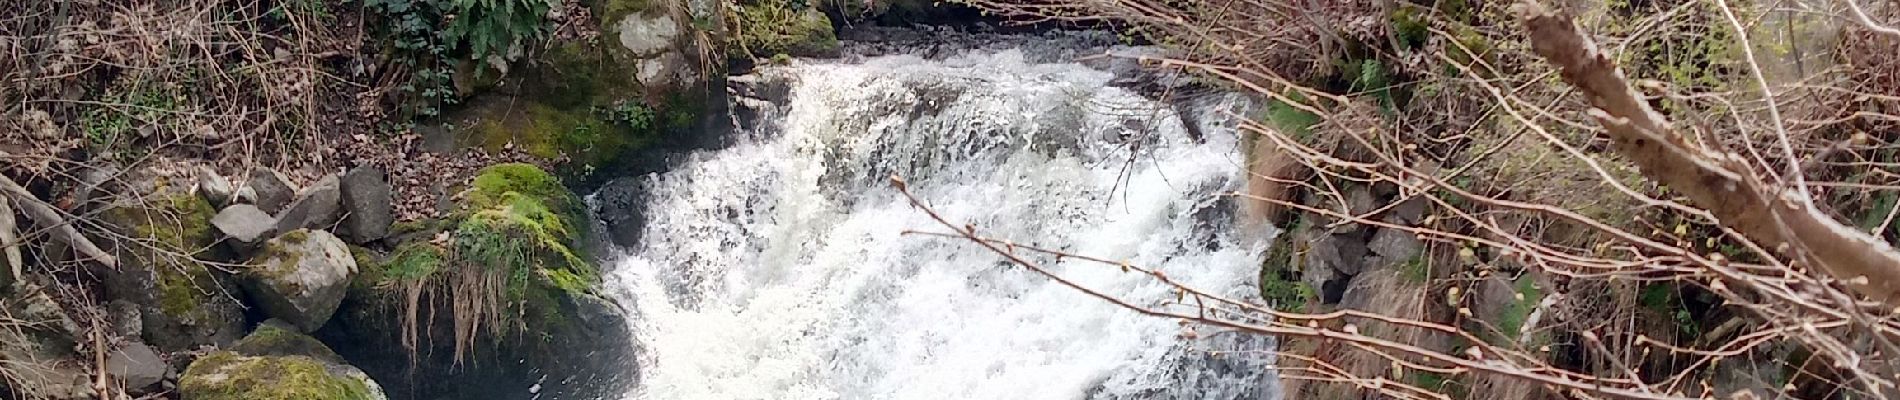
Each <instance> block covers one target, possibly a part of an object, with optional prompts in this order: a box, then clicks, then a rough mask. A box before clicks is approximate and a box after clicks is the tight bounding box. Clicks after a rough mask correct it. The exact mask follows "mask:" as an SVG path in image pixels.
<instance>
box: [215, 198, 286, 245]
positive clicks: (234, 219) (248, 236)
mask: <svg viewBox="0 0 1900 400" xmlns="http://www.w3.org/2000/svg"><path fill="white" fill-rule="evenodd" d="M211 226H213V227H216V228H218V232H219V233H223V234H224V236H225V237H228V238H231V241H232V242H233V243H232V244H233V245H236V246H237V247H238V248H239V249H241V250H247V251H248V250H250V249H254V248H256V245H257V244H258V243H260V242H263V241H264V240H265V239H268V238H270V237H271V234H274V233H276V232H277V218H273V217H271V216H270V214H266V213H264V210H259V209H257V206H254V205H250V204H238V205H233V206H230V207H225V208H224V211H219V212H218V215H216V216H213V217H211Z"/></svg>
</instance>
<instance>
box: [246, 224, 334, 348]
mask: <svg viewBox="0 0 1900 400" xmlns="http://www.w3.org/2000/svg"><path fill="white" fill-rule="evenodd" d="M251 264H252V265H253V267H252V268H251V269H249V270H246V271H244V272H243V274H242V277H243V284H244V289H245V291H246V292H248V293H250V294H251V298H252V299H254V300H256V301H257V303H258V305H259V306H261V307H262V308H263V309H264V312H265V313H266V314H269V315H270V316H272V317H275V318H281V319H283V320H284V321H285V322H289V323H290V324H291V325H295V326H296V327H297V328H298V329H301V330H302V331H304V332H310V331H315V330H317V328H320V327H323V324H324V323H325V322H328V321H329V320H330V316H331V314H334V313H335V312H336V308H337V305H338V304H341V303H342V302H343V295H344V292H345V290H346V289H347V288H348V286H349V282H350V275H352V274H354V273H356V258H355V257H353V256H352V255H351V254H350V249H349V245H347V244H344V243H343V240H342V239H337V237H336V236H335V235H331V234H330V233H329V232H324V231H319V230H309V229H299V230H294V231H290V232H286V233H284V234H282V235H279V236H277V238H274V239H271V240H270V242H267V243H265V244H264V249H263V250H262V251H261V252H260V253H259V254H258V255H257V257H256V258H255V259H253V260H252V262H251Z"/></svg>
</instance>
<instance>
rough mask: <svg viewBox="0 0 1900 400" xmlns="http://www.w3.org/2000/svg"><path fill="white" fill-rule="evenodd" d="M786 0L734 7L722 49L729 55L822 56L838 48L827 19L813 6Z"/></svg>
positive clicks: (759, 1) (756, 1)
mask: <svg viewBox="0 0 1900 400" xmlns="http://www.w3.org/2000/svg"><path fill="white" fill-rule="evenodd" d="M803 4H804V3H802V2H793V1H790V0H755V1H747V2H741V3H740V4H739V6H738V7H735V9H734V10H733V11H734V14H735V15H736V16H737V17H738V20H737V23H736V24H734V27H733V32H732V45H731V46H730V47H728V48H727V49H726V51H727V55H728V56H729V57H732V58H739V59H743V58H753V57H761V58H763V57H771V56H773V55H777V54H789V55H793V56H823V55H830V54H831V53H833V52H835V51H837V50H838V36H837V35H836V34H835V33H833V32H832V30H831V18H830V17H827V16H825V13H824V12H822V11H819V10H818V9H817V8H815V7H810V6H805V5H803Z"/></svg>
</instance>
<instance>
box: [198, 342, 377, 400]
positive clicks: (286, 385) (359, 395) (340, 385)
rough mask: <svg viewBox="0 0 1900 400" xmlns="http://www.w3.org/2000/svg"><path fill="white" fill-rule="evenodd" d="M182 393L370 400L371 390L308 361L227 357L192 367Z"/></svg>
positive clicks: (210, 399) (265, 399) (209, 399)
mask: <svg viewBox="0 0 1900 400" xmlns="http://www.w3.org/2000/svg"><path fill="white" fill-rule="evenodd" d="M178 391H179V393H180V394H182V395H183V397H184V398H187V399H192V400H310V399H327V400H370V399H374V398H376V397H374V396H373V395H372V394H373V393H374V392H373V391H371V390H370V388H369V385H368V384H366V383H364V382H363V381H361V380H358V379H355V378H351V377H347V376H337V375H336V374H332V373H331V372H330V371H329V370H328V369H327V368H326V367H325V365H324V363H323V362H322V361H319V360H317V359H315V358H310V357H305V356H272V357H247V356H241V355H238V354H237V353H232V352H228V351H220V352H216V353H212V354H210V355H207V356H205V357H203V358H199V359H198V360H197V361H195V362H192V363H191V366H190V367H189V368H186V369H185V375H184V377H183V378H182V379H180V380H179V387H178Z"/></svg>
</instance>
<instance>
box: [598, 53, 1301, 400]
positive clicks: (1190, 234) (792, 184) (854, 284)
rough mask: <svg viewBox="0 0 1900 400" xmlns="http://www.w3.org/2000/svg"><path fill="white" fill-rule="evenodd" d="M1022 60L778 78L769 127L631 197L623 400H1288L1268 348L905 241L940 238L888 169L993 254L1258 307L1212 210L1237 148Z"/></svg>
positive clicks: (1233, 232) (985, 259)
mask: <svg viewBox="0 0 1900 400" xmlns="http://www.w3.org/2000/svg"><path fill="white" fill-rule="evenodd" d="M1036 58H1047V56H1046V55H1038V54H1033V53H1031V54H1028V55H1026V54H1025V51H1023V50H993V49H992V50H966V51H961V52H956V54H952V55H949V56H947V57H943V58H940V59H934V60H932V59H924V58H920V57H916V56H908V55H898V56H882V57H870V58H864V59H860V60H849V61H831V62H827V61H810V62H807V61H801V62H799V63H798V64H796V65H793V66H784V67H774V68H778V69H779V70H776V71H773V72H774V73H775V74H776V75H777V76H783V77H789V78H790V79H791V82H789V85H790V94H789V99H788V100H787V101H786V106H785V107H783V109H784V112H783V113H782V115H777V116H767V117H766V118H771V119H773V121H771V122H772V123H769V124H765V125H766V126H767V127H766V128H760V131H759V132H752V133H751V134H749V135H745V136H746V138H745V139H741V140H740V143H738V144H736V145H734V146H731V147H729V148H726V149H722V150H717V151H709V152H703V153H699V154H695V155H693V156H692V157H691V159H690V160H688V161H686V162H684V163H683V164H682V165H680V166H679V167H677V168H675V169H673V170H672V171H670V172H667V173H664V174H660V175H655V176H651V177H648V178H647V179H650V181H648V182H645V183H644V186H645V187H646V188H647V192H646V194H645V197H646V200H645V201H646V204H645V206H644V207H643V209H644V210H645V213H646V218H647V224H646V227H645V228H644V232H643V233H642V235H641V237H642V238H643V239H642V240H641V243H640V244H639V245H638V246H637V247H635V248H628V249H622V250H623V254H622V256H621V257H622V258H621V259H620V260H619V261H617V265H616V266H614V269H613V270H612V276H611V278H610V282H609V285H610V287H612V288H614V290H617V291H618V293H615V295H618V296H622V298H621V300H622V303H623V304H628V305H630V306H631V307H633V308H634V310H635V315H634V318H633V319H632V320H633V321H634V322H633V323H634V325H635V326H632V327H630V329H633V330H634V334H635V336H636V337H637V339H638V341H639V343H640V346H641V348H642V352H643V356H642V360H641V362H640V364H641V371H640V375H641V379H640V380H641V382H640V383H639V385H638V387H636V388H635V389H634V390H633V391H632V392H631V393H629V394H628V398H630V399H1074V398H1102V399H1122V398H1129V399H1147V398H1195V399H1233V398H1250V399H1251V398H1271V397H1276V396H1277V395H1276V394H1274V391H1275V390H1276V389H1274V387H1275V386H1276V385H1275V384H1274V383H1273V381H1274V380H1275V379H1276V378H1274V377H1273V376H1272V374H1271V373H1270V372H1268V369H1269V368H1268V365H1270V363H1271V357H1270V356H1268V355H1266V352H1265V351H1264V350H1266V349H1269V348H1270V346H1271V344H1270V343H1266V341H1265V340H1260V339H1256V338H1248V337H1243V336H1241V335H1232V334H1227V335H1208V334H1206V333H1202V334H1201V335H1199V338H1198V339H1189V338H1187V337H1185V336H1184V335H1181V333H1182V331H1183V329H1184V328H1183V327H1182V325H1181V324H1180V323H1179V322H1178V321H1173V320H1167V319H1161V318H1153V317H1146V316H1142V315H1138V314H1136V313H1134V312H1131V311H1128V310H1124V309H1120V308H1116V307H1115V306H1113V305H1111V304H1109V303H1107V302H1104V301H1101V300H1099V299H1095V298H1092V297H1088V296H1087V295H1084V294H1082V293H1080V292H1077V291H1075V290H1072V289H1069V288H1066V287H1062V286H1060V285H1058V284H1056V283H1054V282H1053V281H1051V280H1049V279H1047V278H1044V277H1042V276H1038V275H1034V274H1033V273H1032V272H1031V271H1028V270H1025V269H1023V268H1021V267H1017V266H1014V265H1010V264H1007V263H1006V262H1004V261H1003V259H1002V258H1000V257H998V256H996V255H994V254H992V253H990V252H988V251H986V250H984V249H982V248H980V247H978V246H975V245H973V244H971V243H967V242H961V241H956V240H949V239H942V238H935V237H927V236H919V235H905V234H903V232H904V231H906V230H926V231H944V230H943V229H940V228H939V227H937V226H936V225H935V224H934V223H933V222H931V221H930V220H928V219H927V216H925V215H924V214H923V213H922V212H920V211H919V210H916V209H914V208H912V207H910V206H908V205H907V204H906V203H905V202H904V200H903V198H902V197H901V196H900V195H899V194H898V193H897V192H896V191H895V190H894V189H893V188H891V187H890V186H889V184H888V182H887V180H886V178H887V177H888V176H890V175H892V174H897V175H901V176H903V177H905V178H906V179H907V180H908V181H909V182H910V187H911V190H912V191H913V192H915V193H916V194H917V195H919V196H921V197H922V198H924V199H926V200H927V201H928V202H929V203H930V204H931V205H932V207H933V208H935V209H937V210H938V211H940V212H941V213H943V214H944V215H945V216H946V217H948V218H950V219H951V220H953V221H958V222H967V223H969V224H971V225H974V226H975V227H977V229H978V230H980V231H981V232H982V233H983V234H984V235H988V236H994V237H1001V238H1008V239H1011V240H1016V241H1020V242H1023V243H1034V244H1037V245H1040V246H1045V247H1052V248H1059V249H1064V250H1066V251H1069V252H1073V253H1076V254H1087V255H1092V256H1098V257H1104V258H1109V259H1127V260H1130V261H1131V262H1134V263H1137V264H1141V265H1145V266H1152V267H1156V268H1159V269H1161V270H1162V271H1164V272H1166V273H1167V274H1168V276H1170V277H1172V278H1174V279H1177V280H1180V281H1183V282H1186V283H1189V284H1192V285H1195V286H1197V287H1201V288H1206V289H1214V290H1220V291H1225V292H1228V293H1230V294H1232V295H1234V296H1236V297H1242V298H1246V297H1252V296H1251V292H1253V290H1254V289H1253V288H1254V284H1255V282H1256V279H1257V277H1256V274H1257V273H1258V271H1259V269H1258V268H1259V260H1260V258H1259V257H1260V255H1259V254H1260V253H1261V251H1262V250H1263V246H1264V242H1265V240H1264V239H1266V238H1265V237H1264V235H1251V236H1255V237H1245V235H1241V234H1239V233H1237V231H1239V230H1237V229H1234V228H1232V226H1233V225H1234V223H1233V222H1232V221H1230V220H1231V219H1232V218H1234V216H1233V214H1234V213H1233V212H1232V208H1233V207H1232V206H1231V201H1227V200H1223V199H1222V198H1221V197H1220V196H1219V195H1220V194H1221V193H1227V192H1232V191H1234V190H1238V189H1240V186H1241V185H1242V181H1243V179H1242V168H1241V165H1242V158H1243V156H1242V154H1241V150H1240V146H1239V144H1238V140H1237V139H1236V138H1235V134H1234V133H1233V132H1232V130H1231V129H1230V128H1228V127H1224V126H1221V124H1218V123H1212V124H1206V126H1200V127H1199V128H1200V129H1193V130H1191V129H1185V128H1186V127H1185V126H1184V125H1183V122H1182V120H1183V119H1182V118H1180V116H1178V115H1176V113H1175V111H1173V110H1174V109H1175V108H1171V107H1168V106H1166V105H1164V104H1162V103H1158V102H1155V101H1153V100H1150V99H1148V98H1144V97H1143V96H1140V95H1137V94H1136V93H1133V92H1130V91H1129V90H1126V89H1123V88H1120V87H1116V86H1115V85H1113V84H1111V83H1112V82H1114V81H1115V80H1116V79H1117V77H1116V75H1115V74H1113V73H1109V72H1104V71H1101V70H1097V69H1092V68H1089V67H1087V66H1084V65H1080V64H1074V63H1051V62H1041V61H1043V60H1034V59H1036ZM1234 103H1235V102H1232V101H1204V102H1201V104H1202V105H1201V106H1198V107H1195V108H1194V110H1195V111H1193V112H1196V113H1199V115H1198V116H1199V117H1202V118H1188V119H1187V120H1191V121H1219V120H1220V119H1221V118H1219V117H1220V116H1223V115H1227V114H1224V113H1221V112H1219V111H1218V109H1219V108H1220V107H1234V106H1236V105H1235V104H1234ZM1191 132H1192V134H1190V133H1191ZM1037 260H1039V261H1040V262H1044V263H1047V264H1046V265H1048V266H1050V267H1051V268H1052V269H1053V270H1055V271H1057V272H1058V273H1060V274H1062V275H1063V276H1065V277H1067V278H1069V279H1072V280H1074V281H1076V282H1079V283H1081V284H1084V285H1087V286H1089V287H1093V288H1099V289H1101V290H1104V291H1106V292H1108V293H1112V294H1116V295H1119V296H1124V297H1126V298H1131V299H1135V300H1137V302H1138V303H1141V304H1161V303H1164V302H1166V301H1169V300H1173V299H1174V294H1173V293H1172V291H1171V290H1170V289H1169V288H1167V287H1165V286H1163V285H1161V284H1158V283H1156V282H1154V281H1152V280H1150V279H1147V278H1144V277H1142V276H1138V274H1129V273H1123V272H1122V271H1121V270H1119V269H1118V268H1115V267H1113V266H1105V265H1100V264H1090V263H1085V262H1075V261H1072V260H1060V261H1058V260H1054V259H1052V258H1049V257H1041V258H1037ZM1209 350H1216V351H1219V352H1218V353H1211V352H1209Z"/></svg>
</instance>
